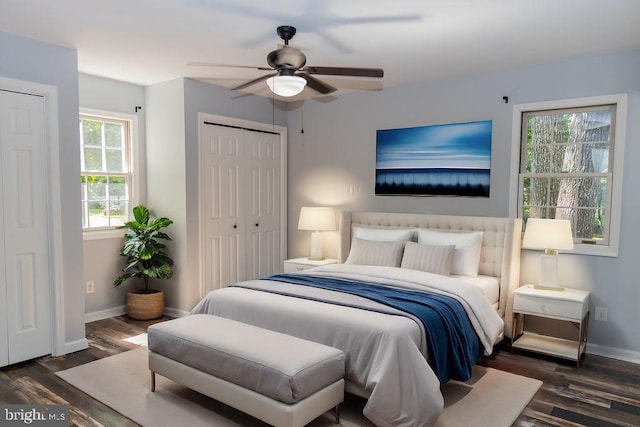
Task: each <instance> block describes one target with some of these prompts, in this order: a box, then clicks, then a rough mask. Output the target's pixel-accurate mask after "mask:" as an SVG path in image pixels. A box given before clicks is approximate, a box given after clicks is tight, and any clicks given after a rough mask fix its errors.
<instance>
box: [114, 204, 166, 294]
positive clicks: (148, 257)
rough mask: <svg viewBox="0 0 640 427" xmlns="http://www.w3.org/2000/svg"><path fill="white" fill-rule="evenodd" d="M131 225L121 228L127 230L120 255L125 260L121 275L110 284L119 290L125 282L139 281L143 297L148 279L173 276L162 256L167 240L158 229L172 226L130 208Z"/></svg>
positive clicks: (140, 209) (140, 207)
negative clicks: (141, 284) (141, 282)
mask: <svg viewBox="0 0 640 427" xmlns="http://www.w3.org/2000/svg"><path fill="white" fill-rule="evenodd" d="M133 217H134V220H133V221H128V222H126V223H125V224H124V226H125V227H126V228H127V232H126V234H125V240H124V243H123V245H122V249H121V250H120V255H122V256H125V257H127V264H126V265H125V266H124V268H123V269H122V274H120V276H118V277H117V278H116V279H115V280H114V281H113V286H120V285H121V284H122V283H124V282H126V281H127V280H129V279H134V278H142V279H143V281H144V290H143V291H141V292H143V293H149V292H150V291H149V279H170V278H171V277H172V276H173V260H172V259H171V258H170V257H169V255H167V253H166V252H165V249H166V247H167V246H166V245H165V244H164V243H162V241H163V240H171V237H169V236H168V235H167V234H166V233H164V232H162V231H160V230H161V229H163V228H165V227H168V226H169V225H171V224H173V221H171V220H170V219H169V218H151V216H150V214H149V209H148V208H147V207H145V206H143V205H138V206H136V207H134V208H133Z"/></svg>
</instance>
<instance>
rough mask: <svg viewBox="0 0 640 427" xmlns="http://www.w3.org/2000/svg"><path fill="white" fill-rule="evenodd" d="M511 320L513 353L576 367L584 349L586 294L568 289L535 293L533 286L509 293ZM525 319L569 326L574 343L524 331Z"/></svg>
mask: <svg viewBox="0 0 640 427" xmlns="http://www.w3.org/2000/svg"><path fill="white" fill-rule="evenodd" d="M513 316H514V319H513V331H512V335H511V336H512V337H517V338H516V339H515V340H514V339H513V338H511V340H512V342H511V347H512V348H513V349H522V350H528V351H534V352H538V353H542V354H547V355H551V356H556V357H561V358H563V359H569V360H574V361H575V362H576V366H579V365H580V358H581V356H582V355H583V354H584V352H585V350H586V348H587V332H588V328H589V292H587V291H583V290H580V289H570V288H565V289H564V291H550V290H545V289H536V288H535V287H534V286H533V285H524V286H522V287H520V288H518V289H516V290H515V291H514V292H513ZM525 316H537V317H544V318H547V319H556V320H560V321H565V322H570V323H571V324H573V325H574V326H576V327H577V329H578V333H577V336H576V339H575V340H571V339H564V338H558V337H553V336H549V335H541V334H537V333H534V332H529V331H526V328H525ZM518 325H520V326H518ZM517 329H520V330H519V331H518V330H517ZM520 333H521V334H520ZM518 335H519V336H518Z"/></svg>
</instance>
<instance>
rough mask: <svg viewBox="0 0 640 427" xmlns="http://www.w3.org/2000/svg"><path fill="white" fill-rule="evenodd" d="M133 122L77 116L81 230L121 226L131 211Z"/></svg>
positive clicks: (105, 116) (107, 116)
mask: <svg viewBox="0 0 640 427" xmlns="http://www.w3.org/2000/svg"><path fill="white" fill-rule="evenodd" d="M134 127H135V120H134V119H132V118H127V117H126V116H123V115H117V114H113V115H111V114H107V113H105V114H88V113H83V114H81V115H80V161H81V166H80V170H81V177H80V182H81V186H82V228H83V230H85V231H93V230H109V229H114V228H117V227H121V226H123V225H124V223H125V222H126V221H128V220H129V212H130V211H131V208H132V195H133V176H132V169H133V168H132V157H133V150H132V148H133V147H132V146H133V134H134V132H133V128H134Z"/></svg>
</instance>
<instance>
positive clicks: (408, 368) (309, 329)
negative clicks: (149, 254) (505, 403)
mask: <svg viewBox="0 0 640 427" xmlns="http://www.w3.org/2000/svg"><path fill="white" fill-rule="evenodd" d="M298 274H316V275H326V276H332V277H345V278H350V279H354V280H363V281H367V282H378V283H389V284H392V285H394V286H399V287H406V288H410V289H418V290H425V291H429V292H435V293H440V294H445V295H449V296H451V297H453V298H455V299H457V300H458V301H460V302H461V304H462V306H463V307H464V309H465V310H466V311H467V313H468V315H469V319H470V320H471V323H472V325H473V327H474V329H475V330H476V333H477V334H478V336H479V338H480V341H481V343H482V345H483V346H484V350H485V353H486V354H490V353H491V351H492V347H493V344H495V343H496V342H498V341H499V340H500V339H501V338H502V333H503V327H504V325H503V321H502V319H501V318H500V317H499V316H498V315H497V313H496V311H495V310H494V309H493V308H492V307H491V305H490V304H489V303H488V302H487V300H486V298H485V297H484V295H483V293H482V292H481V291H480V288H478V287H476V286H474V285H471V284H469V283H465V282H464V281H460V280H458V279H455V278H451V277H446V276H438V275H435V274H431V273H426V272H421V271H416V270H408V269H400V268H393V267H376V266H361V265H344V264H340V265H330V266H324V267H318V268H314V269H312V270H306V271H304V272H301V273H298ZM240 285H242V286H249V287H254V288H255V289H261V288H263V287H267V288H268V287H274V286H275V287H277V288H278V289H280V290H282V291H284V292H289V291H290V290H291V291H293V288H305V290H303V291H302V292H303V293H316V292H318V293H321V294H323V298H328V299H331V298H337V299H338V300H340V301H342V302H343V303H346V304H352V305H358V304H362V305H363V306H364V307H373V306H377V308H378V309H380V310H381V311H383V312H382V313H380V312H376V311H371V310H361V309H357V308H353V307H348V306H345V305H334V304H327V303H325V302H319V301H315V300H310V299H301V298H296V297H292V296H286V295H280V294H273V293H267V292H263V291H260V290H255V289H247V288H244V287H229V288H223V289H219V290H216V291H213V292H211V293H209V294H208V295H207V296H206V297H205V298H204V299H203V300H202V301H201V302H200V303H198V305H197V306H196V307H195V308H194V309H193V311H192V313H208V314H214V315H218V316H222V317H228V318H231V319H234V320H238V321H241V322H245V323H249V324H254V325H257V326H261V327H264V328H268V329H273V330H276V331H279V332H283V333H287V334H290V335H294V336H298V337H301V338H305V339H309V340H311V341H316V342H320V343H323V344H326V345H330V346H332V347H336V348H339V349H341V350H343V351H344V352H345V354H346V355H347V358H346V364H347V366H346V379H347V380H348V381H351V382H353V383H355V384H356V385H357V386H359V387H361V388H362V389H364V390H366V391H367V392H369V393H370V397H369V399H368V402H367V404H366V406H365V408H364V411H363V413H364V415H365V416H366V417H367V418H369V419H370V420H371V421H372V422H374V423H375V424H376V425H378V426H389V427H391V426H396V427H400V426H430V425H433V424H434V423H435V421H436V420H437V418H438V416H439V415H440V413H441V411H442V408H443V399H442V394H441V392H440V384H439V381H438V379H437V377H436V376H435V374H434V373H433V372H432V370H431V368H430V367H429V365H428V363H427V362H426V359H425V356H426V343H425V335H424V331H423V328H422V325H421V324H420V322H416V320H414V319H413V318H411V317H405V315H398V314H400V313H399V312H398V310H396V309H393V308H389V307H386V306H383V305H381V304H378V303H375V302H372V301H369V300H365V299H363V298H360V297H357V296H353V295H348V294H343V293H338V292H334V291H327V290H323V289H316V288H308V287H306V286H297V285H290V284H287V283H282V282H270V281H265V280H252V281H248V282H242V283H241V284H240ZM390 314H392V315H390ZM394 314H395V315H394Z"/></svg>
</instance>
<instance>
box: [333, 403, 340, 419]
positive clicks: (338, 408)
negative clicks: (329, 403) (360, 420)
mask: <svg viewBox="0 0 640 427" xmlns="http://www.w3.org/2000/svg"><path fill="white" fill-rule="evenodd" d="M334 411H335V416H336V424H340V404H339V403H338V404H337V405H336V407H335V409H334Z"/></svg>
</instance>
